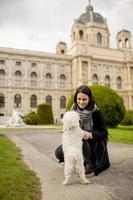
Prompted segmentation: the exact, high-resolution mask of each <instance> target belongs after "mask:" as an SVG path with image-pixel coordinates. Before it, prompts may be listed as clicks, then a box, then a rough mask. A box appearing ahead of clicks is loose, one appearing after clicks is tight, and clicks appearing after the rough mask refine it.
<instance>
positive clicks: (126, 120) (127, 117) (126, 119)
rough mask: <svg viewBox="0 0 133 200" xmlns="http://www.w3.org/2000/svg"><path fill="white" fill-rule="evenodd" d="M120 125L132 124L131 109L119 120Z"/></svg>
mask: <svg viewBox="0 0 133 200" xmlns="http://www.w3.org/2000/svg"><path fill="white" fill-rule="evenodd" d="M121 124H122V125H133V110H127V111H126V113H125V117H124V119H123V120H122V122H121Z"/></svg>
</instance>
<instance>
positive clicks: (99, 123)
mask: <svg viewBox="0 0 133 200" xmlns="http://www.w3.org/2000/svg"><path fill="white" fill-rule="evenodd" d="M72 110H75V111H77V112H78V113H79V115H80V126H81V128H82V129H83V130H84V133H83V156H84V165H85V173H86V175H88V174H90V173H92V172H93V173H95V175H98V174H99V173H100V172H102V171H103V170H105V169H107V168H108V167H109V166H110V162H109V158H108V151H107V139H108V131H107V128H106V124H105V120H104V118H103V116H102V114H101V112H100V110H99V108H98V107H97V105H96V103H95V101H94V98H93V96H92V92H91V89H90V88H89V87H88V86H85V85H82V86H80V87H79V88H77V90H76V93H75V96H74V104H73V106H72ZM55 155H56V157H57V158H58V159H59V162H63V161H64V156H63V151H62V145H60V146H59V147H58V148H57V149H56V151H55Z"/></svg>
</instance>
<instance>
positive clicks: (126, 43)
mask: <svg viewBox="0 0 133 200" xmlns="http://www.w3.org/2000/svg"><path fill="white" fill-rule="evenodd" d="M125 47H126V48H129V41H128V39H127V38H126V39H125Z"/></svg>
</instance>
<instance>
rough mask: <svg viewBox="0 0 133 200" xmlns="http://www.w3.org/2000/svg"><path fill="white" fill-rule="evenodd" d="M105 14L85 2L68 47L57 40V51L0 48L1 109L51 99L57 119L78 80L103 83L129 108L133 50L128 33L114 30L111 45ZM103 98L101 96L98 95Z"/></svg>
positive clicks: (25, 109)
mask: <svg viewBox="0 0 133 200" xmlns="http://www.w3.org/2000/svg"><path fill="white" fill-rule="evenodd" d="M109 36H110V33H109V30H108V26H107V23H106V19H104V18H103V17H102V16H101V15H100V14H99V13H95V12H94V9H93V7H92V6H91V5H90V3H89V5H88V6H87V7H86V11H85V13H83V14H82V15H81V16H80V17H79V18H78V19H77V20H75V21H74V24H73V26H72V29H71V41H72V42H71V47H70V48H69V49H67V44H66V43H64V42H59V43H58V44H57V46H56V53H45V52H37V51H28V50H20V49H12V48H0V99H1V100H2V101H1V103H0V113H3V114H4V115H11V113H12V110H13V109H16V110H18V111H20V112H22V113H24V114H27V113H29V112H31V111H36V108H37V104H40V103H44V102H48V103H51V104H52V107H53V113H54V119H55V121H59V120H60V118H61V117H62V115H63V113H64V112H65V107H66V103H67V100H68V99H69V97H70V95H71V94H72V93H73V91H74V90H75V89H76V88H77V87H78V86H80V85H81V84H87V85H92V84H101V85H107V86H109V87H111V88H112V89H114V90H116V91H117V92H118V93H119V94H120V95H121V97H122V98H123V100H124V103H125V106H126V108H127V109H132V110H133V49H132V47H131V33H130V32H129V31H128V30H122V31H120V32H119V33H117V36H116V40H117V47H116V49H111V48H110V47H109ZM101 98H104V97H101Z"/></svg>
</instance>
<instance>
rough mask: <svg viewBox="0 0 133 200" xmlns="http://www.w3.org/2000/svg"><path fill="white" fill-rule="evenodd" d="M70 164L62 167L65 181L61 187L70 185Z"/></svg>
mask: <svg viewBox="0 0 133 200" xmlns="http://www.w3.org/2000/svg"><path fill="white" fill-rule="evenodd" d="M72 168H73V166H72V164H71V163H70V162H65V167H64V174H65V180H64V182H63V185H68V184H71V181H70V179H71V176H72Z"/></svg>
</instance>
